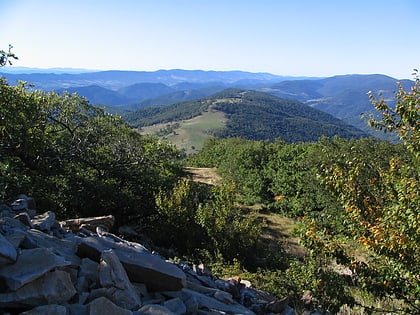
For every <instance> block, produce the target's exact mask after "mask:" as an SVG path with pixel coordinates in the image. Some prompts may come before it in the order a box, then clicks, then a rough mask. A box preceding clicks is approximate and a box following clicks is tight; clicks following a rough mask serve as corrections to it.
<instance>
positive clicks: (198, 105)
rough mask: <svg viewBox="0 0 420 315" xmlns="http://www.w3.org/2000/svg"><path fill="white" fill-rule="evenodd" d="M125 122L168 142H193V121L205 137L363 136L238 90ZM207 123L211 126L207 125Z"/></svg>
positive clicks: (314, 113)
mask: <svg viewBox="0 0 420 315" xmlns="http://www.w3.org/2000/svg"><path fill="white" fill-rule="evenodd" d="M216 115H218V117H219V119H217V117H215V116H216ZM124 119H125V120H126V121H127V122H128V123H130V125H131V126H132V127H134V128H141V129H142V130H143V131H146V132H149V133H150V132H152V133H153V132H154V133H156V134H158V135H160V136H167V137H171V140H174V138H175V139H176V137H174V136H176V135H177V134H181V133H182V135H183V138H184V139H185V137H188V136H193V135H194V136H195V137H197V129H194V130H192V131H193V132H191V133H189V134H185V128H187V125H188V126H191V124H192V123H194V122H195V124H196V125H198V126H201V127H202V126H203V125H204V126H205V127H204V128H201V132H202V133H203V134H204V135H207V137H209V136H211V135H214V136H218V137H221V138H232V137H239V138H244V139H250V140H269V141H272V140H275V139H281V140H283V141H285V142H309V141H317V140H318V139H319V138H320V137H322V136H327V137H333V136H336V135H338V136H340V137H343V138H360V137H363V136H367V134H364V133H363V132H362V131H360V130H358V129H356V128H354V127H352V126H350V125H348V124H346V123H344V122H342V121H340V120H339V119H337V118H335V117H334V116H332V115H330V114H327V113H324V112H322V111H320V110H318V109H315V108H312V107H310V106H307V105H305V104H303V103H301V102H298V101H295V100H291V99H280V98H278V97H275V96H272V95H270V94H267V93H262V92H256V91H251V90H241V89H226V90H224V91H222V92H219V93H216V94H213V95H212V96H210V97H206V98H202V99H200V100H195V101H189V102H181V103H176V104H173V105H168V106H160V107H148V108H144V109H140V110H138V111H135V112H133V113H129V114H127V115H125V116H124ZM193 119H194V121H193ZM210 120H212V121H213V123H209V121H210ZM146 127H148V128H146ZM203 138H205V137H203ZM174 142H175V143H176V142H177V141H174ZM201 146H202V143H201V144H196V145H195V147H196V149H198V148H199V147H201ZM181 147H182V146H181ZM184 148H185V147H184ZM186 149H188V148H186Z"/></svg>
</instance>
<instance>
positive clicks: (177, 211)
mask: <svg viewBox="0 0 420 315" xmlns="http://www.w3.org/2000/svg"><path fill="white" fill-rule="evenodd" d="M156 201H157V202H156V203H157V205H158V213H159V217H158V218H157V220H158V221H159V223H157V222H156V225H154V226H155V228H154V229H155V233H156V234H160V235H161V236H162V237H161V238H160V239H158V238H156V237H155V239H156V240H157V239H158V240H159V243H160V244H161V245H164V246H172V247H174V249H175V250H176V251H177V253H178V254H179V255H182V256H186V257H190V258H195V259H202V258H204V257H202V255H203V253H208V254H209V255H210V257H206V258H207V259H208V258H210V259H211V260H213V261H214V260H217V259H220V258H221V259H223V260H225V261H232V260H233V259H238V260H240V261H241V262H242V263H249V262H250V261H252V260H254V259H255V255H254V254H255V249H256V246H257V240H258V236H259V232H260V228H259V224H257V223H256V221H255V220H254V219H253V218H252V216H250V215H247V216H245V215H243V214H242V213H241V211H240V210H239V209H238V208H237V207H235V205H234V187H229V186H224V185H222V186H215V187H211V188H210V187H209V186H207V185H204V184H199V183H195V182H192V181H190V180H189V179H181V180H179V182H178V183H177V185H176V186H175V187H174V189H173V190H172V191H170V192H160V193H159V194H158V195H157V196H156ZM152 233H153V232H152ZM192 236H193V237H192ZM200 255H201V257H200Z"/></svg>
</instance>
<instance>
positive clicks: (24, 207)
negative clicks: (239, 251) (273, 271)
mask: <svg viewBox="0 0 420 315" xmlns="http://www.w3.org/2000/svg"><path fill="white" fill-rule="evenodd" d="M33 207H34V202H33V200H32V199H30V198H27V197H25V196H21V197H20V198H19V199H18V200H16V201H15V202H13V203H11V204H9V205H8V206H6V205H0V314H26V315H28V314H63V315H72V314H77V315H78V314H80V315H84V314H91V315H93V314H124V315H143V314H163V315H174V314H175V315H181V314H245V315H251V314H274V313H275V314H283V315H286V314H293V309H292V308H290V307H289V305H288V300H287V299H277V298H276V297H275V296H272V295H270V294H268V293H266V292H261V291H258V290H256V289H254V288H252V287H251V286H250V284H249V283H248V282H246V281H241V280H240V279H230V280H223V279H215V277H213V276H212V275H211V273H210V272H209V271H208V270H206V268H204V266H192V267H191V266H189V265H188V264H186V263H174V262H171V261H168V260H165V259H164V258H163V257H161V256H159V255H157V254H155V253H152V252H150V251H149V250H148V249H147V248H145V247H144V246H142V245H141V244H138V243H133V242H129V241H126V240H124V239H121V238H119V237H118V236H116V235H114V234H111V233H109V232H108V229H109V228H111V226H112V224H113V222H114V219H113V218H112V217H111V216H106V217H98V218H86V219H75V220H67V221H64V222H61V223H60V222H58V221H56V218H55V214H54V213H53V212H46V213H42V214H39V215H37V214H36V211H35V210H34V209H33Z"/></svg>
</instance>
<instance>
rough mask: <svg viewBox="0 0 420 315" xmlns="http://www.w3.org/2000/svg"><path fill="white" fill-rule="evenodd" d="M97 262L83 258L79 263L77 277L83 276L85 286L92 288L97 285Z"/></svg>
mask: <svg viewBox="0 0 420 315" xmlns="http://www.w3.org/2000/svg"><path fill="white" fill-rule="evenodd" d="M98 269H99V264H98V263H97V262H95V261H93V260H92V259H89V258H83V259H82V260H81V263H80V269H79V274H78V277H79V279H80V278H84V279H85V280H86V282H87V286H88V287H90V288H92V287H94V286H99V270H98Z"/></svg>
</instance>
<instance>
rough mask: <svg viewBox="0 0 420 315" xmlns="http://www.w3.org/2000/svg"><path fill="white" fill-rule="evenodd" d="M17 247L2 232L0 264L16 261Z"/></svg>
mask: <svg viewBox="0 0 420 315" xmlns="http://www.w3.org/2000/svg"><path fill="white" fill-rule="evenodd" d="M16 257H17V252H16V248H15V247H14V246H13V244H11V243H10V242H9V241H8V240H7V239H6V238H5V237H4V236H3V235H2V234H0V266H1V265H4V264H11V263H14V262H15V261H16Z"/></svg>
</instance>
